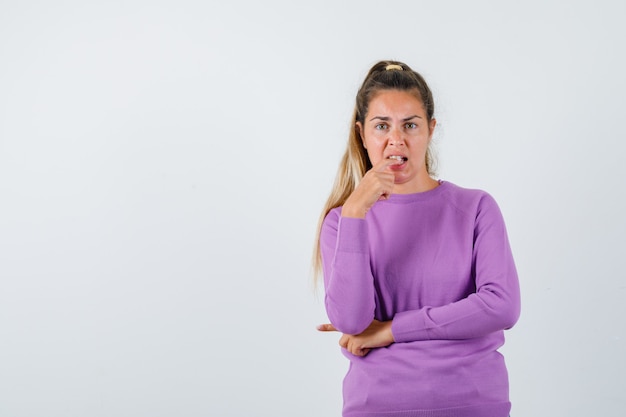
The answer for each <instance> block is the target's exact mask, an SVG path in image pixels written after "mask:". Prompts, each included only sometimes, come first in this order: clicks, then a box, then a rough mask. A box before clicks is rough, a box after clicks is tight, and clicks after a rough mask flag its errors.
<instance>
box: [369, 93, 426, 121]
mask: <svg viewBox="0 0 626 417" xmlns="http://www.w3.org/2000/svg"><path fill="white" fill-rule="evenodd" d="M367 114H368V116H390V117H393V116H398V117H406V116H409V115H418V116H421V117H423V118H426V110H425V109H424V104H423V103H422V100H421V99H420V96H419V93H418V92H417V91H403V90H381V91H378V92H377V93H375V94H374V95H373V96H372V98H371V99H370V103H369V106H368V109H367Z"/></svg>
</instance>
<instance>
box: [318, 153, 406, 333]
mask: <svg viewBox="0 0 626 417" xmlns="http://www.w3.org/2000/svg"><path fill="white" fill-rule="evenodd" d="M398 163H399V162H398V161H395V160H392V159H384V160H382V161H380V162H379V163H377V164H376V165H375V166H374V167H372V169H370V170H369V171H368V172H366V173H365V175H364V176H363V178H362V179H361V182H360V183H359V185H358V186H357V187H356V189H355V190H354V191H353V192H352V194H350V197H348V199H347V200H346V202H345V203H344V205H343V207H342V208H341V209H339V210H331V211H330V213H328V215H327V216H326V218H325V219H324V223H323V224H322V230H321V233H320V250H321V253H322V265H323V270H324V285H325V288H326V297H325V304H326V313H327V314H328V318H329V319H330V322H331V323H332V324H333V325H334V326H335V328H336V329H337V330H339V331H340V332H342V333H346V334H353V335H355V334H360V333H361V332H363V331H364V330H365V329H367V328H368V326H369V325H370V324H371V323H372V321H374V309H375V308H376V299H375V291H374V278H373V276H372V271H371V269H370V259H369V244H368V237H367V223H366V222H365V216H366V214H367V212H368V211H369V209H370V208H372V206H373V205H374V204H376V202H377V201H379V200H384V199H387V198H388V197H389V195H390V194H391V192H392V190H393V185H394V174H393V173H392V172H391V171H390V170H389V169H388V167H389V166H390V165H394V164H398Z"/></svg>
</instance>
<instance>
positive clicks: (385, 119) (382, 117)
mask: <svg viewBox="0 0 626 417" xmlns="http://www.w3.org/2000/svg"><path fill="white" fill-rule="evenodd" d="M416 117H417V118H418V119H422V117H421V116H418V115H417V114H414V115H413V116H409V117H405V118H404V119H402V121H403V122H408V121H409V120H411V119H415V118H416ZM376 119H378V120H382V121H383V122H387V121H389V120H391V117H387V116H374V117H372V118H371V119H370V122H371V121H373V120H376Z"/></svg>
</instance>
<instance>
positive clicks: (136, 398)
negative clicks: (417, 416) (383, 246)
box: [0, 0, 626, 417]
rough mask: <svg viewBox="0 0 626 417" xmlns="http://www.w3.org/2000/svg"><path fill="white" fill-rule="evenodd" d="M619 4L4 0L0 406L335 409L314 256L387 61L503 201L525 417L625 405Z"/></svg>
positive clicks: (210, 412) (461, 179) (32, 410)
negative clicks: (346, 153) (417, 79)
mask: <svg viewBox="0 0 626 417" xmlns="http://www.w3.org/2000/svg"><path fill="white" fill-rule="evenodd" d="M624 4H625V3H624V2H621V1H586V2H582V1H560V2H557V1H524V2H515V3H514V2H508V1H492V2H485V1H474V2H465V1H455V2H450V1H441V2H435V1H429V2H418V1H389V2H380V1H346V2H337V1H314V2H313V1H312V2H307V3H302V4H298V3H297V2H294V1H282V2H281V1H265V2H254V1H247V2H246V1H220V2H211V1H209V2H206V1H190V0H183V1H180V0H178V1H147V0H146V1H143V2H139V1H132V2H129V1H106V2H105V1H102V2H95V1H92V2H85V1H58V2H54V4H53V2H45V1H41V2H34V1H19V2H17V1H1V2H0V415H1V416H7V417H31V416H33V417H34V416H46V417H56V416H58V417H73V416H76V417H78V416H80V417H84V416H117V417H124V416H129V417H136V416H150V417H157V416H219V417H228V416H268V417H270V416H271V417H276V416H279V417H280V416H304V417H307V416H311V417H313V416H339V415H340V408H341V379H342V377H343V374H344V373H345V371H346V367H347V361H346V360H345V359H344V357H343V356H342V355H341V354H340V352H339V349H338V347H337V345H336V342H337V339H338V336H337V335H334V334H318V333H317V332H316V331H315V325H316V324H318V323H320V322H324V321H325V320H326V319H325V314H324V311H323V307H322V302H321V298H322V297H321V294H319V295H318V297H317V298H316V297H315V295H314V294H313V292H312V291H311V288H310V278H311V275H310V270H309V265H310V264H309V261H310V255H311V249H312V246H313V238H314V234H315V227H316V223H317V218H318V215H319V212H320V210H321V208H322V205H323V202H324V200H325V199H326V196H327V194H328V192H329V190H330V187H331V183H332V180H333V178H334V175H335V171H336V168H337V165H338V162H339V158H340V156H341V153H342V150H343V148H344V146H345V142H346V139H347V132H348V121H349V118H350V115H351V112H352V108H353V100H354V96H355V94H356V90H357V88H358V86H359V85H360V83H361V81H362V80H363V77H364V76H365V74H366V72H367V70H368V69H369V67H370V66H371V65H372V64H374V63H375V62H376V61H377V60H380V59H389V58H391V59H398V60H401V61H404V62H406V63H408V64H409V65H411V66H412V67H413V68H414V69H416V70H418V71H420V72H421V73H422V74H423V75H424V76H425V77H426V79H427V80H428V81H429V83H430V84H431V87H432V89H433V91H434V94H435V98H436V104H437V110H436V113H437V118H438V120H439V127H438V131H437V134H436V141H437V144H438V146H437V147H438V153H439V159H440V166H439V176H440V178H443V179H445V180H448V181H452V182H454V183H456V184H458V185H461V186H465V187H471V188H483V189H486V190H487V191H489V192H490V193H491V194H492V195H493V196H494V197H495V198H496V200H497V201H498V202H499V204H500V206H501V209H502V211H503V213H504V216H505V219H506V222H507V225H508V229H509V234H510V239H511V244H512V247H513V251H514V254H515V257H516V262H517V265H518V269H519V275H520V279H521V285H522V296H523V307H522V308H523V312H522V317H521V319H520V321H519V323H518V324H517V326H516V327H515V328H514V329H513V330H511V331H509V332H507V344H506V345H505V347H504V348H503V352H504V353H505V355H506V357H507V362H508V366H509V370H510V378H511V399H512V402H513V413H512V415H513V416H515V417H518V416H532V417H543V416H545V417H554V416H567V417H583V416H591V415H597V416H603V417H618V416H623V415H624V412H625V410H626V399H625V398H626V397H625V396H624V386H625V385H626V377H625V376H626V363H625V358H626V332H625V328H626V325H625V324H624V317H626V309H625V307H624V305H625V304H626V303H625V301H626V282H625V281H626V279H625V273H624V259H625V255H626V245H625V244H624V234H625V233H626V222H625V220H624V213H625V212H626V203H625V200H626V199H625V192H624V188H625V187H624V178H625V176H626V168H625V165H626V164H624V162H623V160H624V151H625V146H624V142H625V141H626V128H625V126H624V111H625V109H626V84H625V81H624V79H625V78H624V74H626V59H625V56H624V50H625V49H626V48H625V45H624V39H626V29H625V28H626V26H625V25H624V18H625V17H626V6H625V5H624Z"/></svg>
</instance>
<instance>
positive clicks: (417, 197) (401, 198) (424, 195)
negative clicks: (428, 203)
mask: <svg viewBox="0 0 626 417" xmlns="http://www.w3.org/2000/svg"><path fill="white" fill-rule="evenodd" d="M438 182H439V185H438V186H436V187H435V188H433V189H432V190H428V191H422V192H420V193H411V194H391V195H390V196H389V198H388V199H387V200H383V201H379V203H392V204H404V203H412V202H414V201H424V200H428V199H431V198H433V197H435V196H437V195H439V194H441V193H442V192H444V191H445V190H446V189H447V188H448V187H449V186H450V183H449V182H446V181H443V180H438Z"/></svg>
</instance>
